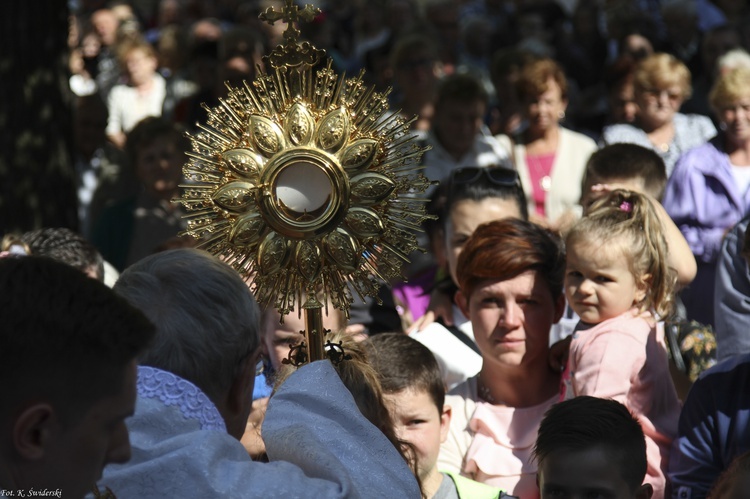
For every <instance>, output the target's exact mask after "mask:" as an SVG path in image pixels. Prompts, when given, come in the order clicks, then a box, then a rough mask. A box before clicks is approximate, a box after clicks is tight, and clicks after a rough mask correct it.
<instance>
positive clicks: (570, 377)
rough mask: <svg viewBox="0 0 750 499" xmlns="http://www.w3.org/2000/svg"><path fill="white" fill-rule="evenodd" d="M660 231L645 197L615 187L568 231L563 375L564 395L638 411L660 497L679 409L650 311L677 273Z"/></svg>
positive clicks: (654, 312)
mask: <svg viewBox="0 0 750 499" xmlns="http://www.w3.org/2000/svg"><path fill="white" fill-rule="evenodd" d="M663 232H664V229H663V228H662V225H661V222H660V221H659V218H658V215H657V213H656V211H655V210H654V207H653V206H652V205H651V201H649V200H648V199H647V198H646V197H644V196H643V195H641V194H638V193H635V192H631V191H626V190H615V191H613V192H611V193H609V194H608V195H607V196H605V197H603V198H601V199H599V200H597V201H596V202H595V204H594V205H593V206H592V207H591V210H590V211H589V213H588V215H587V216H586V217H584V218H582V219H581V220H580V221H579V222H577V223H576V225H575V226H574V227H573V228H572V229H571V230H570V232H569V233H568V235H567V237H566V249H567V265H566V273H565V296H566V298H567V299H568V303H569V304H570V306H571V307H572V308H573V310H574V311H575V312H576V313H577V314H578V316H579V317H580V322H579V323H578V325H577V326H576V330H575V332H574V334H573V339H572V342H571V345H570V356H569V360H568V368H567V370H566V372H565V373H564V375H563V380H564V383H565V386H564V390H563V393H564V396H565V397H568V398H570V397H572V396H579V395H591V396H595V397H600V398H610V399H614V400H617V401H618V402H621V403H623V404H625V405H626V406H627V407H628V409H630V411H631V412H633V413H634V414H635V415H636V416H637V417H638V419H639V421H640V423H641V426H642V427H643V432H644V434H645V435H646V453H647V457H648V471H647V477H646V481H647V482H648V483H650V484H651V485H652V486H653V488H654V496H653V497H654V498H661V497H664V488H665V471H666V469H667V465H668V458H669V447H670V444H671V442H672V439H673V438H674V436H675V435H676V433H677V422H678V418H679V415H680V401H679V399H678V398H677V394H676V392H675V389H674V385H673V384H672V380H671V377H670V374H669V364H668V360H667V352H666V345H665V343H664V335H663V330H662V329H659V330H657V328H656V327H655V321H656V319H655V316H656V317H665V316H666V315H668V314H669V313H670V312H671V307H672V297H673V291H674V285H675V281H676V279H675V276H674V275H673V274H674V273H673V272H672V271H671V270H670V268H669V267H668V265H667V243H666V241H665V240H664V236H663ZM659 331H661V333H660V332H659Z"/></svg>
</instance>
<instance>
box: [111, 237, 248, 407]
mask: <svg viewBox="0 0 750 499" xmlns="http://www.w3.org/2000/svg"><path fill="white" fill-rule="evenodd" d="M114 290H115V292H117V293H118V294H119V295H120V296H122V297H123V298H125V299H126V300H128V301H129V302H130V303H131V304H132V305H134V306H135V307H137V308H139V309H141V310H142V311H143V313H144V314H146V316H147V317H148V318H149V319H151V321H152V322H153V323H154V324H155V325H156V329H157V333H156V338H155V340H154V342H153V344H152V346H151V347H150V348H149V349H148V350H146V351H145V352H144V353H143V354H142V355H141V357H139V361H140V363H141V364H143V365H147V366H152V367H156V368H158V369H163V370H165V371H169V372H171V373H174V374H176V375H178V376H180V377H181V378H183V379H186V380H188V381H190V382H192V383H194V384H195V385H196V386H198V388H200V389H201V390H203V392H204V393H205V394H206V395H207V396H208V397H209V398H210V399H211V400H213V401H217V400H219V399H220V398H222V397H223V396H225V395H226V394H227V392H228V390H229V388H230V386H231V385H232V382H233V381H234V379H235V377H236V376H237V374H238V372H239V369H240V367H241V366H242V363H243V361H245V359H247V357H248V355H250V354H252V352H254V351H255V350H256V349H257V348H258V346H259V345H260V336H259V329H260V323H259V320H260V312H259V310H258V305H257V303H256V302H255V299H254V298H253V296H252V294H251V293H250V290H249V289H248V287H247V285H246V284H245V282H244V281H243V280H242V278H241V277H240V276H239V274H237V272H235V271H234V270H233V269H232V268H231V267H229V266H228V265H227V264H225V263H224V262H222V261H221V260H219V259H218V258H216V257H214V256H212V255H210V254H209V253H207V252H205V251H200V250H196V249H175V250H171V251H165V252H162V253H157V254H155V255H151V256H149V257H147V258H144V259H143V260H140V261H138V262H136V263H135V264H133V265H132V266H131V267H129V268H128V269H126V270H125V272H123V273H122V275H121V276H120V279H119V280H118V281H117V283H116V284H115V286H114Z"/></svg>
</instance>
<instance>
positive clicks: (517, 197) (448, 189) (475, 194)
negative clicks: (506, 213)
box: [438, 167, 529, 228]
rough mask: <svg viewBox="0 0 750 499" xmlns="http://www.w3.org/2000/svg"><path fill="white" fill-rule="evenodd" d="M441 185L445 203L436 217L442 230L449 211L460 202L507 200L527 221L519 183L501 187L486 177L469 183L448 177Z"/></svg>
mask: <svg viewBox="0 0 750 499" xmlns="http://www.w3.org/2000/svg"><path fill="white" fill-rule="evenodd" d="M488 168H502V167H488ZM443 185H445V187H444V191H443V193H444V195H445V202H444V203H443V204H442V211H441V213H440V214H439V215H438V216H439V218H440V222H441V225H442V227H443V228H445V224H446V223H447V221H448V217H449V216H450V212H451V209H452V208H453V206H455V204H456V203H458V202H460V201H475V202H481V201H484V200H485V199H508V200H511V201H514V202H515V203H516V205H517V206H518V211H519V213H520V214H521V218H522V219H523V220H528V219H529V209H528V205H527V203H526V195H525V194H524V192H523V187H521V183H520V182H518V183H517V184H516V185H501V184H498V183H495V182H493V181H492V180H491V179H490V177H489V176H487V175H478V176H477V178H476V179H474V180H473V181H471V182H457V181H455V180H453V177H449V178H448V180H447V181H446V182H443V183H442V184H441V187H442V186H443Z"/></svg>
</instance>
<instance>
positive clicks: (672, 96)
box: [643, 88, 682, 101]
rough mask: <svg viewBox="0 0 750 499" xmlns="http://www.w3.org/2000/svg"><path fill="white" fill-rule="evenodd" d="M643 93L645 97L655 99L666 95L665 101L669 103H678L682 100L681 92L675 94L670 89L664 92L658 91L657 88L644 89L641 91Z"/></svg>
mask: <svg viewBox="0 0 750 499" xmlns="http://www.w3.org/2000/svg"><path fill="white" fill-rule="evenodd" d="M643 93H644V94H645V95H646V96H649V97H653V98H655V99H661V96H662V95H666V96H667V99H669V100H671V101H678V100H680V99H682V92H675V91H674V90H672V89H669V90H666V89H664V90H663V89H659V88H645V89H643Z"/></svg>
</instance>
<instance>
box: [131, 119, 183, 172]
mask: <svg viewBox="0 0 750 499" xmlns="http://www.w3.org/2000/svg"><path fill="white" fill-rule="evenodd" d="M165 140H169V141H172V142H174V144H175V146H176V147H177V149H178V150H179V151H183V152H184V151H189V150H190V139H189V138H188V137H187V136H186V135H185V128H184V127H183V126H182V125H180V124H178V123H172V122H171V121H169V120H167V119H165V118H162V117H159V116H148V117H146V118H143V119H142V120H141V121H139V122H138V123H137V124H136V125H135V126H134V127H133V129H132V130H131V131H130V132H129V133H128V138H127V141H126V142H125V153H126V154H127V156H128V161H129V162H130V165H131V167H132V168H135V167H136V165H137V164H138V153H139V152H140V151H141V150H142V149H144V148H146V147H149V146H150V145H151V144H154V143H155V142H162V141H165Z"/></svg>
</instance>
